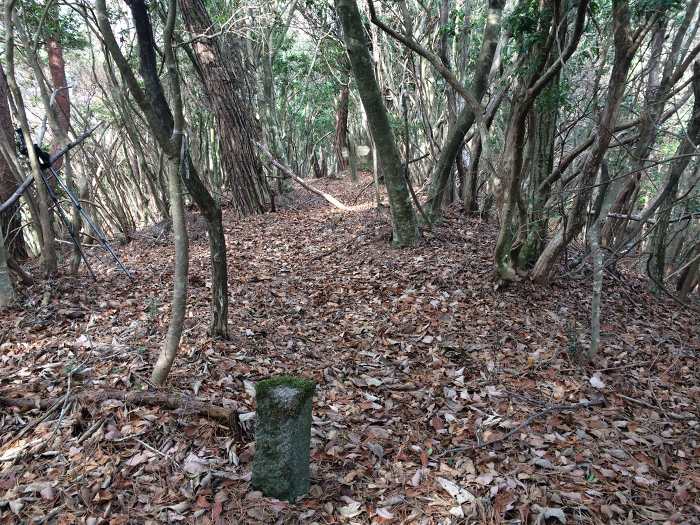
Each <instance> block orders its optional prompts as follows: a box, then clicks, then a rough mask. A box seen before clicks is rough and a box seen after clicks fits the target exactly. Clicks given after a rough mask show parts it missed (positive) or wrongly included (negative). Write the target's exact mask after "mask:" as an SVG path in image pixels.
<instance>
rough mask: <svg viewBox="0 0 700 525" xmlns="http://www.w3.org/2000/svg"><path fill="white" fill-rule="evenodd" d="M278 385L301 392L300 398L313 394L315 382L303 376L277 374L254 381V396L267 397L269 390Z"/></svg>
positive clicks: (258, 397) (303, 398)
mask: <svg viewBox="0 0 700 525" xmlns="http://www.w3.org/2000/svg"><path fill="white" fill-rule="evenodd" d="M278 386H288V387H290V388H293V389H295V390H299V391H300V392H301V400H305V399H307V398H308V397H311V396H313V395H314V390H315V389H316V382H315V381H312V380H311V379H306V378H304V377H294V376H277V377H271V378H270V379H265V380H263V381H258V382H257V383H255V397H256V398H257V399H261V398H264V397H267V396H268V394H269V393H270V391H271V390H272V389H274V388H276V387H278Z"/></svg>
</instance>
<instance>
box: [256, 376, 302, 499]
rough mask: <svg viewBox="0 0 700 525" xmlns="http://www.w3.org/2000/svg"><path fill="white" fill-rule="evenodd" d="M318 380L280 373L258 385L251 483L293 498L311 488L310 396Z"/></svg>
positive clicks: (266, 491)
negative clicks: (280, 374) (315, 381)
mask: <svg viewBox="0 0 700 525" xmlns="http://www.w3.org/2000/svg"><path fill="white" fill-rule="evenodd" d="M315 388H316V383H314V382H313V381H310V380H308V379H303V378H299V377H291V376H280V377H273V378H271V379H266V380H265V381H260V382H258V383H257V384H256V385H255V397H256V402H257V409H256V413H257V421H256V424H255V458H254V459H253V477H252V485H253V487H254V488H256V489H259V490H260V491H262V493H263V494H264V495H265V496H271V497H273V498H277V499H286V500H287V501H290V502H293V501H294V500H296V498H297V497H299V496H303V495H304V494H306V493H307V492H308V491H309V482H310V469H309V454H310V448H311V400H312V398H313V395H314V390H315Z"/></svg>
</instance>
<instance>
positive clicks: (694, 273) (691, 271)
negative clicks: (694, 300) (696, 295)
mask: <svg viewBox="0 0 700 525" xmlns="http://www.w3.org/2000/svg"><path fill="white" fill-rule="evenodd" d="M690 256H691V261H693V262H691V263H690V264H689V265H688V267H687V268H686V269H685V270H683V272H682V273H681V276H680V278H679V280H678V296H679V297H680V298H681V300H684V299H685V298H686V297H688V294H689V293H690V292H692V291H693V289H694V288H695V287H696V286H697V285H698V280H699V277H700V243H697V244H696V245H695V249H694V251H692V252H691V253H690ZM693 257H694V258H695V259H694V260H693V259H692V258H693Z"/></svg>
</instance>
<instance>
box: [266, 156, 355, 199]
mask: <svg viewBox="0 0 700 525" xmlns="http://www.w3.org/2000/svg"><path fill="white" fill-rule="evenodd" d="M255 145H256V146H257V147H258V148H259V149H260V151H262V152H263V153H264V154H265V156H267V158H268V159H269V160H270V163H271V164H272V165H273V166H274V167H275V168H277V169H278V170H280V171H281V172H282V174H283V175H284V176H285V177H287V178H288V179H292V180H293V181H294V182H296V183H297V184H299V185H300V186H301V187H302V188H304V189H305V190H307V191H310V192H311V193H315V194H316V195H318V196H320V197H323V198H324V199H325V200H326V202H328V203H329V204H331V205H333V206H335V207H336V208H338V209H339V210H343V211H348V210H349V209H350V208H349V207H348V206H346V205H345V204H343V203H342V202H340V201H339V200H338V199H336V198H335V197H333V195H331V194H329V193H326V192H324V191H321V190H319V189H318V188H316V187H314V186H312V185H311V184H308V183H307V182H305V181H304V179H302V178H301V177H299V176H297V174H296V173H294V172H293V171H292V169H291V168H290V167H289V166H286V165H285V164H282V162H280V161H279V160H277V159H276V158H275V157H273V156H272V153H270V151H269V150H268V149H267V148H266V147H265V146H264V145H262V144H260V143H258V142H256V143H255Z"/></svg>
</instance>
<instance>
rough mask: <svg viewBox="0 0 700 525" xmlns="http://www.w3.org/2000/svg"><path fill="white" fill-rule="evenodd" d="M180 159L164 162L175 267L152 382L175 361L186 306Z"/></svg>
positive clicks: (186, 250) (186, 249) (158, 380)
mask: <svg viewBox="0 0 700 525" xmlns="http://www.w3.org/2000/svg"><path fill="white" fill-rule="evenodd" d="M178 141H179V142H182V136H179V137H178ZM181 162H182V161H180V162H169V163H168V190H169V197H170V216H171V217H172V220H173V238H174V243H175V271H174V272H173V299H172V303H171V304H172V306H171V312H170V316H171V317H170V324H169V325H168V335H167V337H166V339H165V344H164V345H163V348H162V349H161V351H160V354H159V355H158V360H157V361H156V364H155V365H154V366H153V372H152V373H151V381H153V382H154V383H155V384H156V385H162V384H163V383H165V380H166V378H167V377H168V373H169V372H170V368H171V367H172V366H173V362H174V361H175V356H176V354H177V349H178V347H179V346H180V337H181V336H182V327H183V322H184V319H185V307H186V306H187V272H188V269H189V244H188V239H187V226H186V224H185V206H184V204H183V202H182V190H181V188H180V171H181V169H182V166H181Z"/></svg>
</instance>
